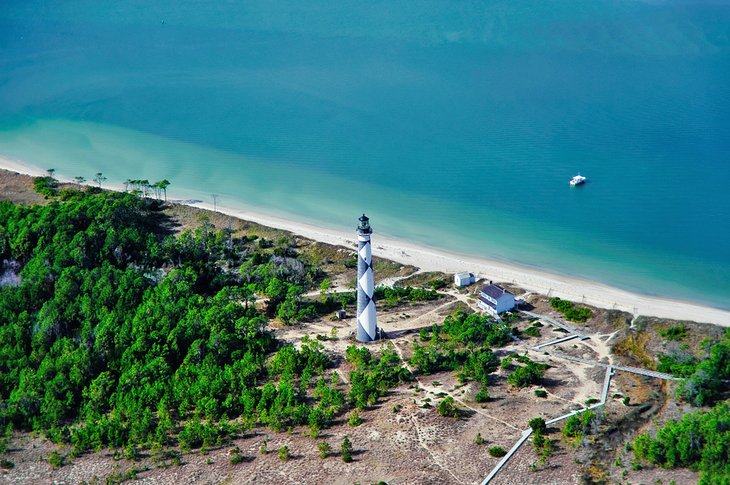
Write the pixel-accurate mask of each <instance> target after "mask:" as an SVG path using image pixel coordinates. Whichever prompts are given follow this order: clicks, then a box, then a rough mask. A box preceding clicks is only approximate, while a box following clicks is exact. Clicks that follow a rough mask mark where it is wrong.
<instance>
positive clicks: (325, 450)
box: [317, 441, 332, 460]
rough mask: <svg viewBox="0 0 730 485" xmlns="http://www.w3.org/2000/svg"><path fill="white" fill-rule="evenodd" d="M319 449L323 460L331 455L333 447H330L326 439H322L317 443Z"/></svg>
mask: <svg viewBox="0 0 730 485" xmlns="http://www.w3.org/2000/svg"><path fill="white" fill-rule="evenodd" d="M317 451H318V452H319V457H320V458H322V459H323V460H324V459H325V458H327V457H328V456H330V453H331V452H332V448H330V444H329V443H327V442H326V441H320V442H319V443H318V444H317Z"/></svg>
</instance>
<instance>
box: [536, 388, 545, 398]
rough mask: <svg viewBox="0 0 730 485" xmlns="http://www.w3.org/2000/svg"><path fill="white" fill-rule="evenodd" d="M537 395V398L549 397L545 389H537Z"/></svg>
mask: <svg viewBox="0 0 730 485" xmlns="http://www.w3.org/2000/svg"><path fill="white" fill-rule="evenodd" d="M535 395H536V396H537V397H547V396H548V393H547V391H545V390H544V389H535Z"/></svg>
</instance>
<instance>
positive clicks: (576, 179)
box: [570, 174, 586, 187]
mask: <svg viewBox="0 0 730 485" xmlns="http://www.w3.org/2000/svg"><path fill="white" fill-rule="evenodd" d="M585 181H586V178H585V177H584V176H582V175H580V174H578V175H576V176H575V177H573V178H572V179H571V180H570V186H571V187H575V186H576V185H580V184H583V183H585Z"/></svg>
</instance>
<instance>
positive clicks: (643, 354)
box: [613, 332, 655, 369]
mask: <svg viewBox="0 0 730 485" xmlns="http://www.w3.org/2000/svg"><path fill="white" fill-rule="evenodd" d="M647 342H649V335H648V334H647V333H646V332H638V333H636V334H634V335H629V336H627V337H626V338H624V339H623V340H621V341H620V342H618V343H616V345H614V346H613V352H614V353H615V354H617V355H621V356H624V357H629V358H632V359H634V360H636V361H638V362H641V363H642V364H643V365H645V366H646V367H648V368H650V369H654V368H655V363H654V358H652V356H651V355H649V353H648V352H647V351H646V344H647Z"/></svg>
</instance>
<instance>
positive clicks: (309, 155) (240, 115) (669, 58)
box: [0, 1, 730, 308]
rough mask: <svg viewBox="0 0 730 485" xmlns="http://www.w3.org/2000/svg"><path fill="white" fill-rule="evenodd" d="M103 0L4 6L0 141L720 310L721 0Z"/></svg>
mask: <svg viewBox="0 0 730 485" xmlns="http://www.w3.org/2000/svg"><path fill="white" fill-rule="evenodd" d="M98 3H99V2H91V1H88V2H53V1H50V2H49V1H46V2H33V1H24V2H4V4H3V8H2V9H0V154H3V155H7V156H11V157H14V158H18V159H22V160H27V161H29V162H32V163H34V164H36V165H39V166H42V167H45V166H48V167H51V166H52V167H54V168H56V169H57V170H58V171H59V172H60V173H63V174H65V175H68V176H75V175H83V176H86V177H87V178H90V177H91V176H92V174H93V173H95V172H97V171H102V172H104V173H105V174H106V175H107V176H108V177H109V178H110V179H111V180H114V181H117V182H121V181H122V180H124V179H126V178H148V179H151V180H156V179H159V178H163V177H165V178H168V179H169V180H171V181H172V182H173V185H172V187H171V190H172V189H177V191H179V192H183V193H189V194H191V195H196V194H197V196H198V197H199V198H201V199H204V200H208V201H210V194H211V193H216V194H220V196H221V203H223V204H224V205H228V206H241V207H243V206H245V205H253V206H255V207H256V208H258V209H260V210H265V211H269V212H272V213H277V214H281V215H286V216H296V217H301V218H304V219H306V220H309V221H314V222H319V223H322V224H325V225H329V226H332V227H338V228H353V229H354V221H355V219H356V217H357V215H359V214H360V213H361V212H362V211H365V212H367V213H368V215H370V216H371V218H372V221H373V225H374V227H375V230H376V232H380V233H386V234H389V235H392V236H396V237H400V238H406V239H412V240H415V241H419V242H423V243H427V244H430V245H433V246H437V247H444V248H447V249H451V250H455V251H461V252H467V253H471V254H474V255H476V256H485V257H494V258H500V259H505V260H510V261H518V262H521V263H524V264H528V265H534V266H539V267H544V268H548V269H551V270H554V271H558V272H564V273H568V274H573V275H578V276H584V277H588V278H592V279H597V280H600V281H603V282H606V283H610V284H614V285H618V286H621V287H624V288H627V289H631V290H635V291H640V292H644V293H650V294H659V295H665V296H671V297H679V298H684V299H690V300H696V301H702V302H707V303H710V304H713V305H715V306H718V307H723V308H730V191H728V190H727V184H728V181H730V136H729V135H730V82H728V79H730V76H729V74H730V7H728V6H725V5H722V4H721V3H719V2H717V3H716V4H714V5H713V4H712V3H710V2H708V3H699V2H692V3H690V4H680V3H678V2H663V3H657V4H655V3H644V2H629V1H625V2H600V1H598V2H578V1H570V2H568V1H566V2H537V1H536V2H514V1H511V2H507V1H505V2H458V3H455V2H418V3H417V4H413V3H412V2H385V3H377V2H376V3H373V2H369V3H368V4H367V5H363V4H361V3H359V2H337V4H336V5H332V2H306V3H301V2H300V3H293V2H292V3H288V2H279V1H266V2H245V3H244V2H242V3H236V2H230V3H222V2H207V1H199V2H184V3H183V5H182V6H181V5H179V2H168V1H157V2H154V3H153V4H148V2H124V6H118V5H116V6H113V7H109V6H100V5H98ZM578 172H581V173H583V174H584V175H586V176H588V177H589V183H588V184H586V186H584V187H581V188H578V189H570V188H569V187H568V184H567V182H568V180H569V179H570V177H572V176H573V175H575V174H576V173H578Z"/></svg>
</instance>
